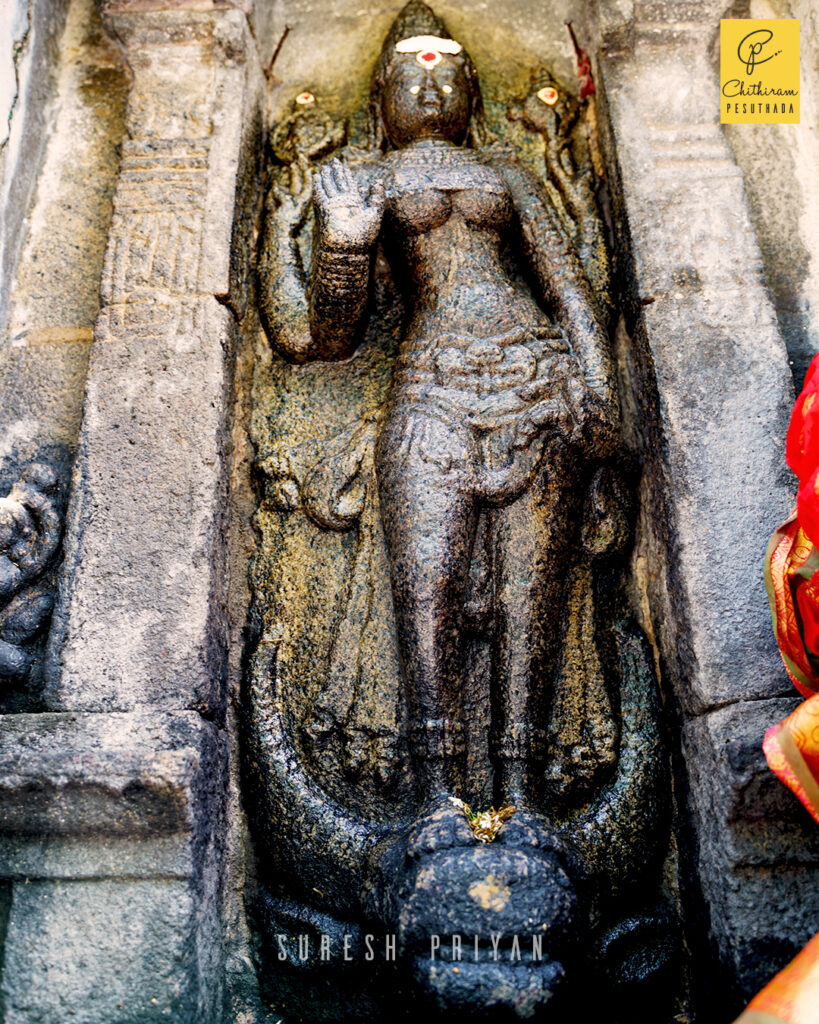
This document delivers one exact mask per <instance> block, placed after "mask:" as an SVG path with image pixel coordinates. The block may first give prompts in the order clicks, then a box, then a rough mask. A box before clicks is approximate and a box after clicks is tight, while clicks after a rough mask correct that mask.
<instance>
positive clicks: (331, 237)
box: [313, 159, 385, 252]
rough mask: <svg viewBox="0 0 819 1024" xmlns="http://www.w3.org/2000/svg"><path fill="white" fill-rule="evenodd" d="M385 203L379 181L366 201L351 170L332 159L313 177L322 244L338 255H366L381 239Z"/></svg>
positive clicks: (381, 185) (314, 198) (382, 187)
mask: <svg viewBox="0 0 819 1024" xmlns="http://www.w3.org/2000/svg"><path fill="white" fill-rule="evenodd" d="M384 202H385V199H384V186H383V184H382V183H381V182H380V181H376V182H375V183H374V184H373V187H372V188H371V189H370V194H369V196H368V197H367V199H364V198H363V197H362V195H361V193H360V192H359V190H358V185H357V184H356V182H355V179H354V178H353V176H352V174H350V171H349V169H348V168H347V167H345V166H344V164H342V163H341V161H340V160H335V159H334V160H331V161H330V163H329V164H326V165H325V166H324V167H322V168H321V170H319V171H318V173H317V174H316V175H315V176H314V178H313V205H314V207H315V211H316V220H317V222H318V228H319V241H320V244H321V245H325V246H327V247H328V248H329V249H332V250H334V251H336V252H345V251H349V252H365V251H366V250H368V249H369V248H370V247H371V246H372V245H373V244H374V243H375V240H376V238H378V232H379V230H380V229H381V218H382V216H383V213H384Z"/></svg>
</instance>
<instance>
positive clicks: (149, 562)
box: [0, 3, 261, 1024]
mask: <svg viewBox="0 0 819 1024" xmlns="http://www.w3.org/2000/svg"><path fill="white" fill-rule="evenodd" d="M152 6H154V5H152V4H146V5H140V4H133V3H123V4H122V5H121V6H120V5H117V4H112V5H108V6H107V7H106V8H105V10H104V12H103V15H104V22H105V25H106V27H107V29H108V31H109V32H110V33H111V34H112V35H114V36H115V37H116V38H117V39H118V40H119V41H120V43H121V44H122V46H123V49H124V54H125V58H126V61H127V64H128V66H129V68H130V72H131V74H132V83H131V89H130V95H129V99H128V112H127V138H126V139H125V141H124V142H123V146H122V157H121V165H120V172H119V178H118V181H117V186H116V193H115V198H114V217H113V222H112V226H111V230H110V235H109V239H108V246H107V253H106V258H105V270H104V274H103V281H102V308H101V311H100V313H99V317H98V319H97V322H96V327H95V331H94V343H93V345H92V347H91V355H90V363H89V368H88V377H87V386H86V394H85V406H84V416H83V425H82V432H81V436H80V443H79V452H78V455H77V459H76V462H75V470H74V478H73V483H72V493H71V500H70V507H69V512H68V520H69V523H70V525H69V526H68V528H67V531H66V540H65V557H64V561H63V564H62V569H61V573H60V590H59V596H58V601H57V606H56V612H55V617H54V628H53V630H52V633H51V637H50V646H49V654H48V669H47V679H46V687H45V692H44V701H45V705H46V709H47V710H46V712H45V713H42V714H37V715H34V714H32V715H8V716H6V717H4V718H3V719H2V721H0V777H2V801H1V806H0V830H2V842H1V843H0V847H1V848H2V858H1V861H0V874H2V876H3V877H5V878H7V879H10V880H11V883H12V884H11V886H10V889H9V890H8V891H9V894H10V902H9V906H8V908H7V910H8V925H7V934H6V938H7V946H6V948H7V951H8V952H7V956H6V962H5V969H4V972H3V990H4V991H3V999H4V1004H3V1005H4V1008H5V1016H4V1018H3V1019H4V1020H5V1021H9V1022H10V1021H21V1022H22V1021H32V1020H34V1019H41V1020H53V1021H57V1020H67V1019H69V1016H68V1015H69V1013H73V1012H75V1010H76V1008H77V1007H78V1006H79V1005H82V1006H83V1013H84V1018H83V1019H86V1020H89V1021H90V1020H94V1021H100V1022H103V1021H104V1022H106V1024H110V1022H112V1021H118V1020H119V1021H125V1020H139V1021H145V1022H147V1021H153V1020H160V1019H161V1020H167V1019H172V1020H178V1021H183V1020H193V1019H197V1020H202V1021H211V1022H215V1021H218V1020H221V1019H222V1015H223V1002H224V964H223V959H224V948H223V947H224V943H223V938H222V908H221V893H222V888H223V884H224V860H225V854H224V844H225V840H224V830H225V821H224V819H225V802H226V795H225V794H226V790H227V785H228V782H227V779H228V759H229V754H228V740H227V737H226V730H225V705H226V678H227V653H226V652H227V632H228V628H229V625H228V623H229V616H228V614H227V610H226V602H227V597H226V593H227V579H228V569H227V557H228V556H227V543H228V542H227V533H228V531H227V529H226V518H227V508H228V501H227V495H228V480H229V475H230V460H231V436H230V432H231V420H232V416H231V412H232V400H233V395H232V380H233V364H234V360H235V339H236V335H237V326H236V322H237V319H238V318H239V316H240V315H241V311H242V306H243V301H244V300H243V296H244V295H245V294H246V290H247V286H246V275H247V272H248V267H249V260H248V259H247V252H248V246H249V244H250V239H251V235H252V231H251V225H250V222H249V215H250V211H251V209H252V202H253V192H254V188H255V187H256V175H255V171H254V164H255V161H256V159H257V153H258V141H259V116H260V114H259V112H260V82H261V74H260V69H259V64H258V58H257V55H256V49H255V45H254V43H253V39H252V36H251V34H250V30H249V28H248V24H247V18H246V15H245V14H244V13H242V12H241V11H239V10H236V9H230V10H215V9H209V10H195V11H188V10H180V9H177V10H173V11H161V12H157V11H151V10H150V9H148V10H145V9H144V8H145V7H147V8H151V7H152ZM234 232H235V238H234ZM68 949H70V950H71V953H70V957H69V956H68V955H67V950H68ZM69 962H70V964H71V969H70V971H69V975H68V981H67V982H66V983H63V982H62V981H61V978H62V976H63V972H64V971H65V970H66V965H67V964H68V963H69Z"/></svg>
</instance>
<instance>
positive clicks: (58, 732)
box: [0, 711, 224, 837]
mask: <svg viewBox="0 0 819 1024" xmlns="http://www.w3.org/2000/svg"><path fill="white" fill-rule="evenodd" d="M223 760H224V758H223V749H222V740H221V737H220V734H219V731H218V730H217V729H216V728H215V726H213V725H212V724H211V723H209V722H206V721H204V720H203V719H202V718H200V717H199V715H197V714H195V713H193V712H179V713H162V712H156V711H152V712H143V713H139V712H137V713H126V714H116V713H115V714H106V715H96V714H73V713H69V714H55V713H44V714H37V715H34V714H24V715H8V716H5V717H3V718H1V719H0V835H3V834H6V835H9V834H14V835H17V836H83V835H85V836H88V835H98V836H103V837H110V836H132V837H139V836H152V837H159V836H170V835H176V834H179V833H189V834H192V835H194V837H195V836H196V835H197V833H198V832H199V831H200V830H201V829H203V828H204V827H207V826H206V823H207V821H208V819H209V818H210V820H213V815H211V814H204V813H202V811H203V810H204V807H205V806H207V805H208V804H210V803H211V802H212V801H214V800H216V799H217V797H216V795H215V794H216V791H217V789H218V784H219V780H220V778H221V776H222V774H223Z"/></svg>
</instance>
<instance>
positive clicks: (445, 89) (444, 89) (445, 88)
mask: <svg viewBox="0 0 819 1024" xmlns="http://www.w3.org/2000/svg"><path fill="white" fill-rule="evenodd" d="M441 91H442V92H445V93H450V92H452V86H451V85H444V86H442V89H441Z"/></svg>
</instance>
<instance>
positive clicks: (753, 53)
mask: <svg viewBox="0 0 819 1024" xmlns="http://www.w3.org/2000/svg"><path fill="white" fill-rule="evenodd" d="M719 41H720V53H719V84H720V121H721V122H722V124H799V19H798V18H724V19H723V20H722V21H721V22H720V23H719Z"/></svg>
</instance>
